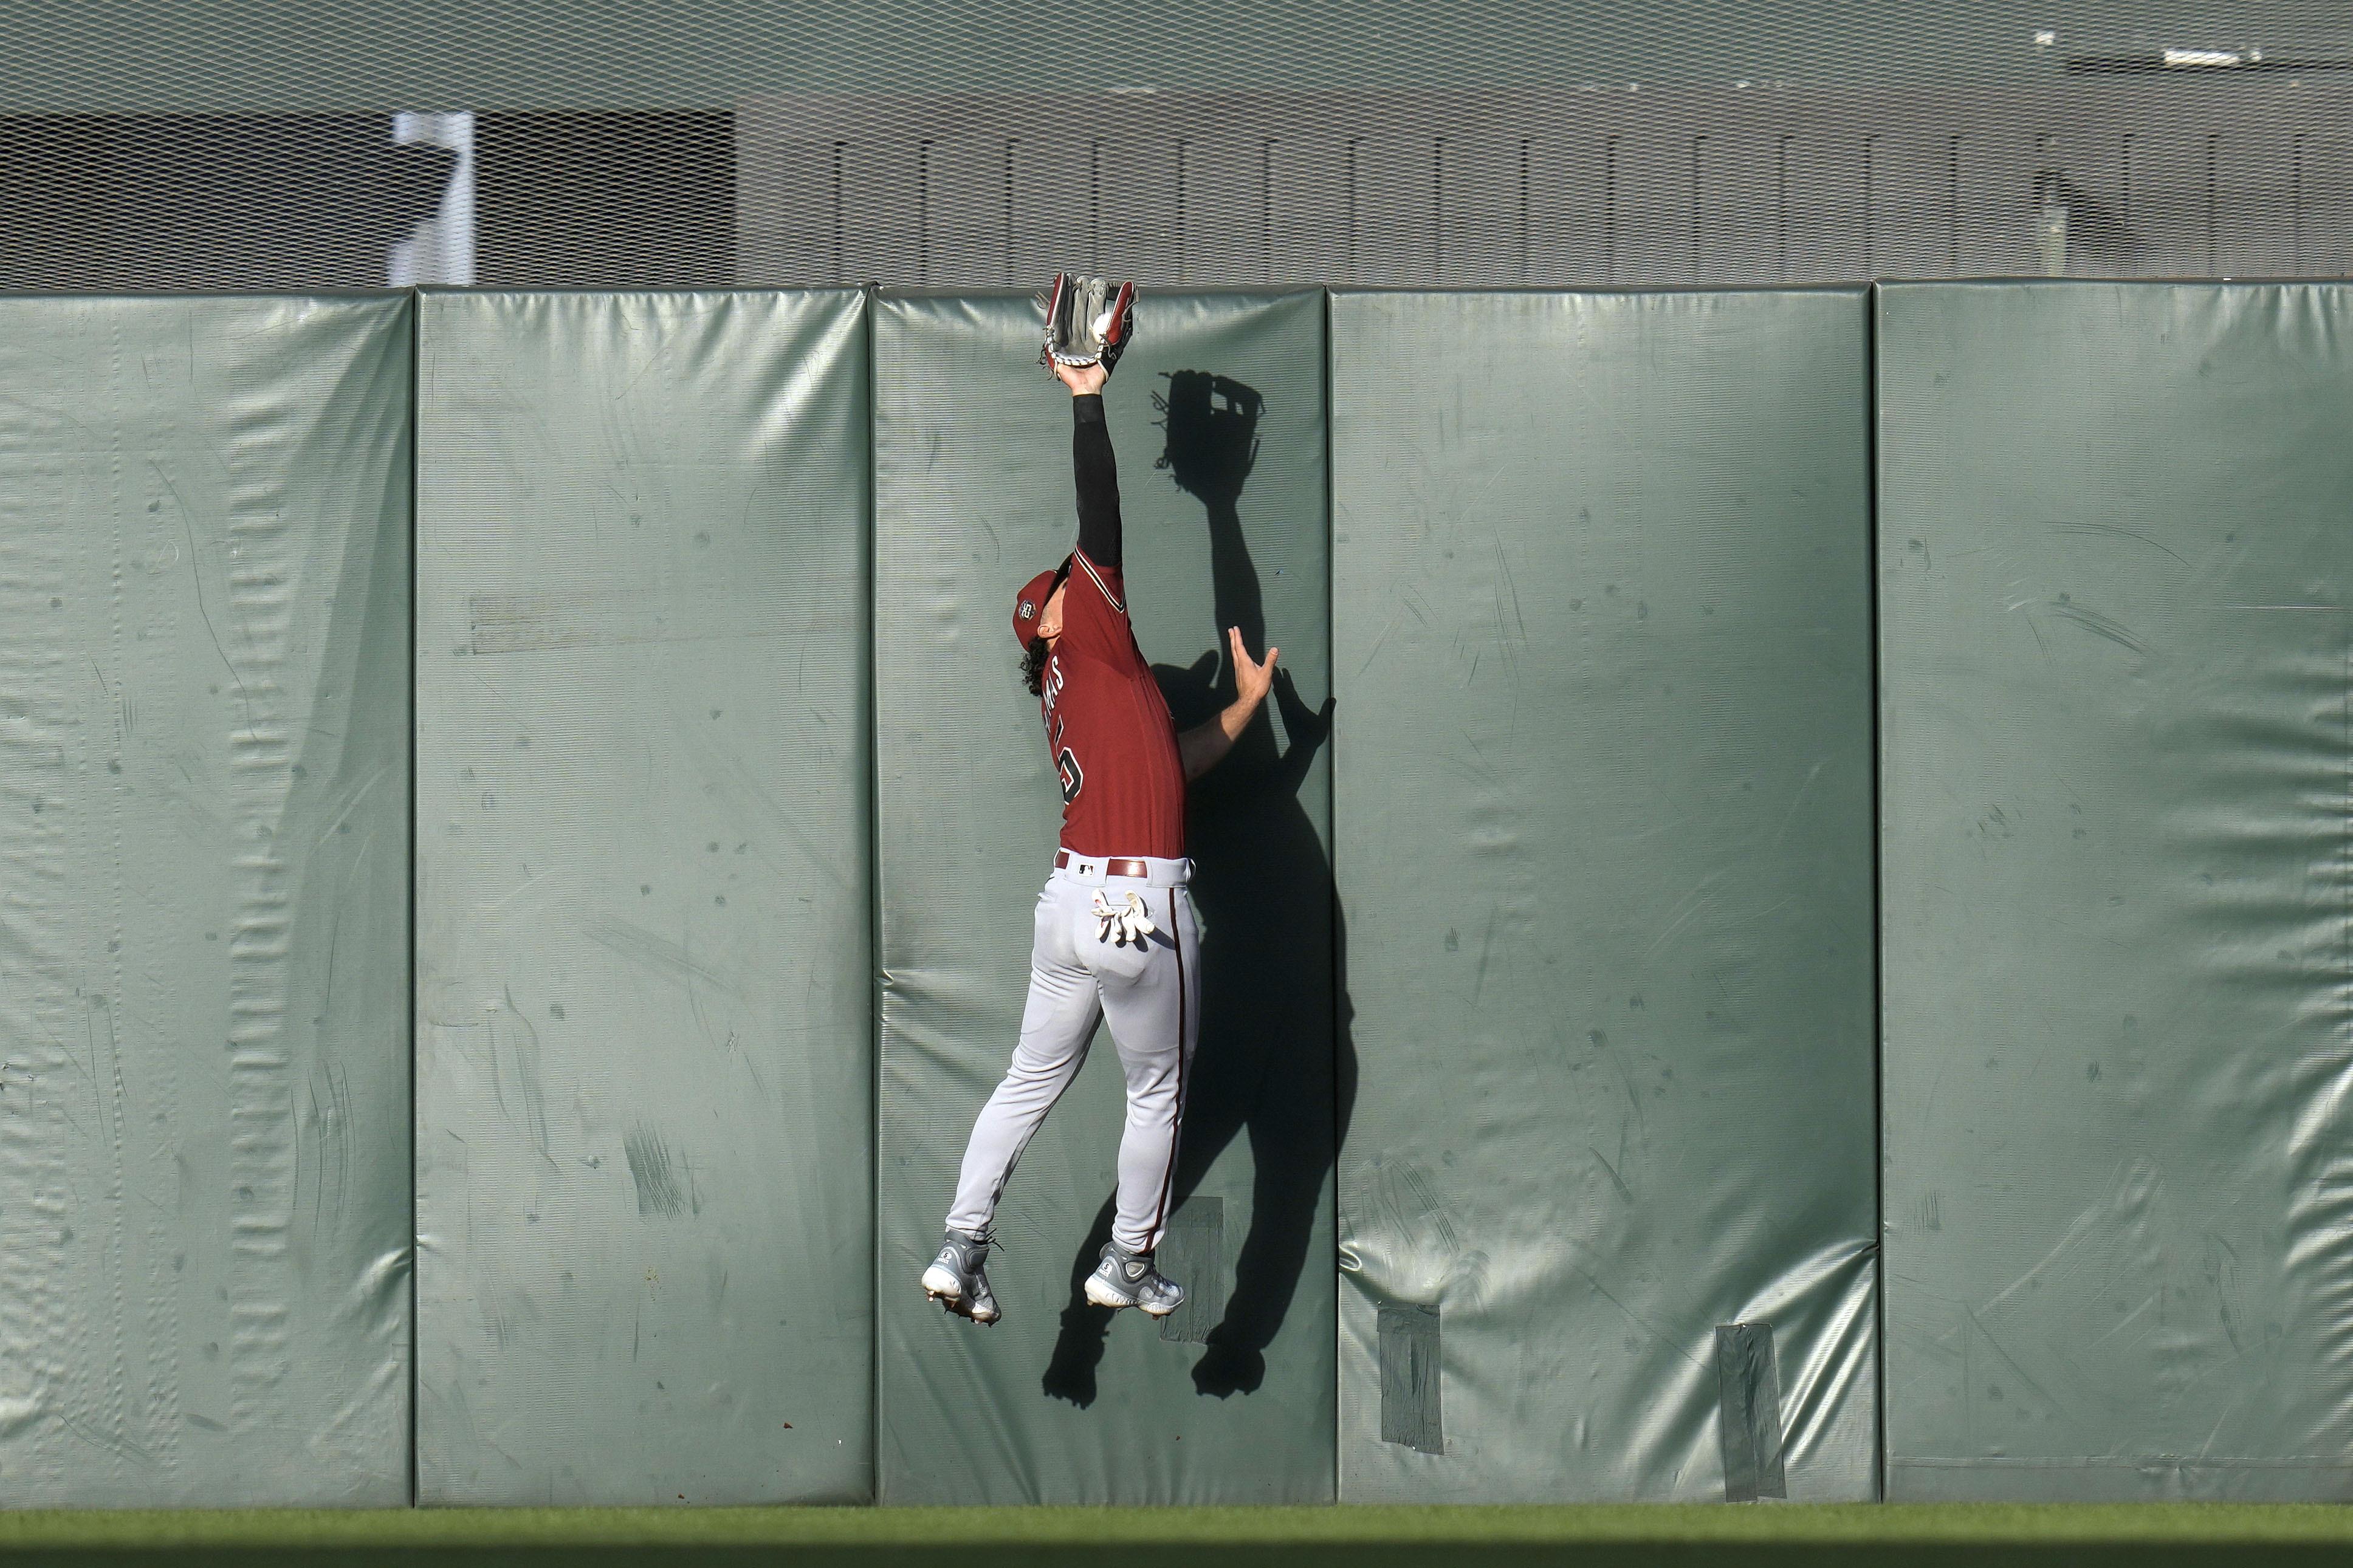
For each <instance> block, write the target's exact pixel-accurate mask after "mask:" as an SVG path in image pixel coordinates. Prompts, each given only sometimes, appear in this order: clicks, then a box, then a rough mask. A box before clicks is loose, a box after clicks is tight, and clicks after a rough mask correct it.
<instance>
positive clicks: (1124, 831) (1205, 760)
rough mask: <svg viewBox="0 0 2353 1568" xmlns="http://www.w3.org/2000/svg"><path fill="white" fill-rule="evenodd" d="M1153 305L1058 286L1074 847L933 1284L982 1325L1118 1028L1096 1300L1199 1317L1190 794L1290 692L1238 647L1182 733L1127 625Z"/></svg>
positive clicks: (1049, 589) (1054, 650) (1067, 735)
mask: <svg viewBox="0 0 2353 1568" xmlns="http://www.w3.org/2000/svg"><path fill="white" fill-rule="evenodd" d="M1133 300H1134V289H1133V287H1132V286H1121V287H1120V288H1119V289H1116V290H1113V289H1112V288H1111V287H1110V286H1109V285H1107V284H1104V283H1103V282H1102V281H1101V280H1100V279H1082V278H1067V277H1058V278H1056V279H1055V280H1054V289H1053V293H1052V294H1051V296H1050V298H1049V300H1048V301H1047V310H1046V316H1047V352H1046V353H1045V354H1044V355H1042V356H1041V358H1043V359H1044V360H1045V362H1046V364H1047V367H1048V368H1049V369H1050V370H1051V371H1052V372H1053V373H1054V374H1055V375H1056V376H1057V377H1059V378H1060V381H1061V382H1062V384H1064V385H1065V386H1067V387H1069V388H1070V389H1071V416H1072V418H1073V420H1074V421H1075V425H1076V428H1075V430H1074V432H1073V434H1072V438H1071V457H1072V460H1073V465H1074V467H1075V468H1076V470H1077V477H1078V500H1079V542H1078V550H1077V551H1076V552H1075V553H1073V554H1071V556H1070V557H1069V558H1068V559H1066V560H1064V561H1063V563H1061V564H1060V566H1058V567H1055V568H1054V569H1053V570H1051V571H1049V572H1041V573H1039V574H1038V575H1037V576H1036V577H1034V578H1032V579H1031V580H1030V581H1029V583H1028V584H1025V585H1024V586H1023V587H1022V589H1021V592H1020V595H1018V598H1017V599H1016V600H1015V601H1014V608H1013V635H1014V637H1016V638H1017V639H1018V641H1019V642H1020V644H1021V647H1022V653H1023V662H1022V674H1023V677H1024V679H1025V680H1026V681H1027V683H1028V685H1029V689H1030V691H1031V692H1033V693H1034V694H1036V696H1037V697H1038V699H1039V712H1040V713H1041V715H1042V716H1043V717H1044V719H1045V723H1046V744H1047V748H1048V750H1049V751H1050V752H1051V754H1052V756H1053V759H1054V769H1055V772H1056V773H1058V774H1059V775H1060V779H1061V784H1062V838H1061V848H1060V850H1059V851H1058V852H1057V853H1056V854H1055V856H1054V871H1053V875H1052V876H1050V877H1049V878H1048V879H1047V880H1046V890H1045V891H1044V892H1043V893H1041V894H1039V898H1038V910H1037V915H1036V921H1035V931H1034V934H1033V938H1032V946H1031V949H1030V956H1029V1004H1028V1005H1027V1006H1026V1007H1024V1008H1023V1010H1022V1015H1021V1039H1020V1043H1019V1044H1018V1046H1017V1047H1015V1048H1014V1052H1013V1065H1012V1067H1011V1068H1009V1069H1008V1071H1007V1072H1006V1075H1005V1079H1004V1081H1003V1082H1001V1083H999V1084H998V1085H997V1092H996V1093H994V1094H992V1095H990V1096H989V1099H988V1103H987V1105H986V1106H983V1107H982V1108H981V1112H980V1118H979V1120H978V1121H976V1122H975V1123H974V1125H973V1130H972V1141H971V1142H970V1143H969V1144H967V1145H966V1146H965V1155H964V1171H963V1174H962V1176H961V1177H960V1178H959V1179H958V1181H957V1183H956V1192H955V1205H954V1206H953V1207H952V1208H951V1209H949V1211H948V1217H947V1239H946V1241H945V1242H944V1243H943V1244H942V1245H941V1247H940V1253H939V1257H938V1258H934V1260H933V1262H932V1266H931V1267H930V1268H926V1269H925V1270H923V1289H924V1291H925V1293H926V1294H928V1295H929V1296H930V1297H931V1298H932V1299H933V1300H936V1301H939V1302H940V1303H942V1304H943V1305H944V1306H945V1307H946V1309H947V1310H949V1311H951V1312H954V1313H956V1314H958V1315H960V1316H963V1317H967V1318H970V1319H971V1320H972V1321H975V1322H977V1323H993V1322H995V1321H997V1318H998V1316H999V1313H998V1311H997V1299H996V1298H995V1297H994V1296H993V1295H991V1294H990V1292H989V1289H988V1276H987V1273H986V1272H985V1268H984V1266H985V1264H986V1262H987V1257H988V1249H989V1247H990V1246H991V1245H993V1243H994V1241H995V1233H994V1231H993V1230H992V1228H991V1226H992V1222H993V1220H994V1218H995V1215H996V1213H997V1200H998V1198H1000V1197H1001V1196H1002V1195H1003V1194H1004V1192H1005V1184H1006V1182H1007V1180H1008V1178H1009V1177H1010V1176H1011V1175H1012V1174H1013V1167H1014V1165H1015V1163H1017V1162H1018V1161H1019V1159H1020V1158H1021V1151H1022V1150H1023V1149H1025V1148H1027V1147H1028V1146H1029V1140H1030V1138H1031V1137H1032V1136H1033V1135H1035V1134H1036V1132H1037V1131H1038V1128H1039V1124H1040V1123H1041V1122H1043V1121H1045V1119H1046V1113H1047V1112H1048V1111H1049V1110H1052V1109H1053V1106H1054V1101H1055V1100H1057V1099H1059V1098H1060V1096H1061V1093H1062V1091H1063V1090H1064V1089H1068V1088H1069V1087H1070V1084H1071V1079H1073V1078H1075V1077H1076V1076H1077V1075H1078V1071H1079V1068H1080V1066H1081V1064H1082V1063H1083V1062H1084V1061H1085V1059H1086V1052H1087V1043H1088V1041H1089V1040H1091V1039H1092V1037H1093V1036H1094V1032H1095V1026H1096V1024H1097V1023H1098V1022H1102V1021H1108V1022H1109V1023H1110V1025H1111V1034H1112V1041H1113V1045H1115V1046H1116V1047H1118V1050H1119V1059H1120V1066H1121V1067H1122V1068H1123V1069H1124V1071H1125V1073H1126V1075H1127V1127H1126V1131H1125V1132H1124V1134H1122V1136H1121V1138H1120V1144H1119V1189H1118V1200H1117V1205H1116V1207H1117V1217H1116V1219H1115V1221H1114V1223H1113V1226H1112V1239H1111V1242H1110V1244H1109V1245H1108V1246H1106V1247H1104V1248H1103V1260H1102V1262H1100V1263H1099V1264H1097V1265H1096V1266H1095V1271H1094V1272H1093V1273H1092V1275H1090V1276H1088V1278H1087V1282H1086V1291H1087V1300H1090V1301H1092V1302H1094V1303H1095V1304H1096V1305H1097V1306H1100V1307H1113V1308H1116V1307H1141V1308H1143V1309H1144V1310H1145V1311H1146V1312H1148V1313H1150V1314H1151V1315H1152V1316H1154V1317H1155V1318H1160V1317H1166V1316H1167V1315H1168V1314H1169V1313H1171V1312H1173V1311H1175V1310H1176V1309H1177V1308H1178V1307H1180V1306H1182V1305H1183V1304H1184V1301H1185V1290H1184V1287H1182V1286H1181V1285H1179V1284H1177V1283H1176V1281H1175V1280H1173V1279H1168V1278H1166V1276H1164V1275H1163V1274H1161V1272H1160V1271H1159V1270H1158V1269H1157V1268H1155V1267H1154V1266H1153V1255H1154V1253H1155V1249H1157V1247H1159V1245H1160V1237H1161V1234H1162V1232H1163V1230H1164V1229H1165V1227H1166V1224H1167V1220H1168V1205H1169V1197H1170V1189H1171V1184H1172V1182H1173V1180H1174V1178H1175V1175H1176V1140H1177V1131H1178V1126H1179V1123H1180V1122H1181V1121H1182V1120H1183V1118H1184V1114H1185V1079H1186V1074H1187V1071H1188V1070H1189V1069H1190V1068H1191V1065H1192V1058H1193V1042H1194V1039H1195V1037H1196V1035H1197V1033H1198V1029H1199V1026H1200V1018H1199V1010H1200V988H1201V982H1200V974H1199V971H1198V956H1199V946H1200V942H1199V933H1198V928H1197V926H1196V924H1195V921H1194V918H1193V900H1192V895H1191V894H1190V892H1189V891H1187V883H1188V882H1189V880H1190V879H1191V877H1192V864H1191V862H1189V861H1188V860H1187V859H1186V858H1185V785H1186V784H1187V781H1189V780H1192V779H1196V778H1198V777H1200V776H1201V774H1203V773H1207V772H1208V770H1209V769H1210V768H1212V767H1215V766H1216V765H1217V764H1218V763H1219V761H1220V760H1221V759H1222V758H1223V757H1224V756H1225V754H1226V753H1227V752H1228V751H1229V750H1230V749H1231V748H1232V746H1233V743H1234V741H1235V739H1236V737H1238V736H1240V734H1241V732H1242V731H1243V730H1244V729H1245V728H1247V727H1248V725H1249V724H1250V719H1251V716H1252V715H1254V714H1255V713H1256V712H1257V711H1258V708H1259V704H1260V703H1261V701H1262V700H1265V697H1266V693H1267V688H1268V686H1269V684H1270V683H1271V680H1272V679H1273V671H1274V660H1275V653H1276V650H1275V649H1273V648H1271V647H1270V648H1268V649H1267V650H1266V659H1265V662H1264V663H1261V664H1252V663H1251V662H1250V655H1249V653H1248V652H1247V651H1246V650H1245V649H1244V648H1243V647H1242V640H1241V633H1240V629H1239V628H1229V629H1228V631H1227V634H1226V636H1227V640H1228V641H1229V643H1230V645H1231V647H1232V654H1233V661H1234V676H1235V679H1234V684H1235V688H1236V696H1235V698H1234V700H1233V701H1232V702H1231V703H1229V705H1228V706H1227V707H1226V709H1225V710H1223V711H1222V712H1220V713H1219V715H1218V716H1217V717H1216V718H1214V719H1212V720H1210V721H1208V723H1206V724H1203V725H1201V726H1199V727H1198V728H1197V729H1193V730H1188V731H1185V733H1183V734H1181V735H1180V734H1178V733H1177V732H1176V725H1175V724H1174V723H1173V722H1172V721H1171V720H1170V719H1169V717H1168V705H1167V703H1166V701H1165V700H1163V699H1162V697H1161V695H1160V689H1159V687H1158V686H1157V685H1156V684H1155V682H1154V680H1153V679H1152V669H1151V667H1150V666H1148V665H1147V664H1145V661H1144V655H1143V653H1142V652H1141V651H1139V650H1138V648H1137V647H1136V646H1135V633H1134V630H1133V629H1132V628H1131V627H1130V626H1129V624H1128V618H1127V589H1126V585H1125V584H1124V580H1123V578H1122V576H1121V548H1120V544H1121V541H1120V517H1119V474H1118V469H1117V467H1116V465H1115V463H1114V461H1113V456H1112V447H1111V431H1110V428H1109V426H1107V425H1106V423H1105V421H1104V416H1103V383H1104V382H1105V381H1106V380H1107V379H1109V377H1110V374H1111V370H1112V366H1113V364H1114V363H1116V362H1117V360H1118V358H1119V354H1120V352H1121V351H1122V350H1123V349H1124V348H1125V346H1126V342H1127V339H1128V336H1129V334H1130V332H1131V331H1132V329H1133Z"/></svg>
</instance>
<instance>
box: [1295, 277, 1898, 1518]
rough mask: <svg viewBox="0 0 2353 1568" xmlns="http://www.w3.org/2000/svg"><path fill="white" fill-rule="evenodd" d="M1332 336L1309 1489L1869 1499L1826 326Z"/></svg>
mask: <svg viewBox="0 0 2353 1568" xmlns="http://www.w3.org/2000/svg"><path fill="white" fill-rule="evenodd" d="M1332 310H1333V366H1332V389H1333V390H1332V399H1333V408H1332V441H1333V447H1332V451H1333V507H1334V563H1335V573H1334V587H1333V605H1334V612H1333V614H1334V633H1333V643H1334V663H1335V668H1336V669H1337V671H1338V691H1337V695H1338V699H1339V721H1340V730H1339V734H1338V747H1339V750H1338V754H1337V756H1336V758H1335V779H1336V784H1335V792H1336V793H1335V841H1336V845H1337V854H1338V859H1337V864H1338V874H1339V889H1340V895H1341V898H1340V902H1341V909H1342V913H1343V916H1344V919H1345V931H1346V941H1345V947H1344V950H1343V951H1344V953H1345V967H1344V974H1345V993H1344V994H1345V998H1346V1005H1347V1006H1348V1007H1350V1008H1352V1009H1353V1014H1354V1030H1353V1034H1354V1040H1355V1047H1356V1058H1357V1061H1358V1064H1359V1065H1358V1072H1359V1080H1358V1089H1357V1094H1356V1112H1355V1117H1354V1121H1353V1123H1352V1124H1351V1127H1350V1130H1349V1134H1348V1140H1347V1142H1346V1144H1345V1152H1344V1156H1343V1159H1342V1162H1341V1183H1340V1214H1341V1233H1340V1234H1341V1250H1340V1268H1341V1271H1342V1279H1343V1285H1342V1289H1341V1328H1342V1332H1341V1367H1340V1473H1341V1487H1340V1492H1341V1496H1342V1498H1343V1499H1344V1500H1349V1501H1359V1502H1365V1501H1375V1500H1402V1501H1417V1502H1439V1501H1444V1502H1501V1501H1535V1500H1606V1501H1625V1500H1637V1499H1691V1500H1701V1499H1709V1498H1716V1499H1722V1498H1725V1497H1728V1496H1730V1497H1739V1496H1748V1497H1755V1496H1771V1495H1786V1496H1788V1497H1789V1498H1791V1499H1810V1500H1828V1499H1853V1498H1866V1497H1869V1496H1871V1495H1873V1489H1874V1477H1873V1460H1874V1457H1875V1456H1874V1447H1875V1439H1876V1432H1875V1426H1876V1416H1875V1412H1874V1408H1873V1406H1874V1392H1875V1387H1874V1353H1873V1340H1874V1332H1875V1331H1874V1323H1873V1316H1874V1299H1873V1291H1874V1289H1875V1285H1876V1278H1875V1274H1876V1271H1875V1260H1874V1258H1873V1234H1872V1233H1873V1169H1872V1161H1873V1127H1872V1090H1873V1062H1872V1046H1873V1040H1872V951H1873V949H1872V837H1871V821H1870V800H1871V758H1872V744H1871V710H1870V689H1871V641H1870V621H1871V604H1870V569H1869V560H1870V552H1869V539H1870V472H1869V451H1870V405H1869V385H1870V380H1869V377H1870V366H1869V349H1868V337H1867V332H1866V324H1867V323H1866V302H1865V299H1864V296H1863V295H1862V293H1861V292H1859V291H1852V290H1848V291H1839V292H1820V293H1782V294H1717V295H1698V294H1691V295H1651V296H1641V295H1612V296H1599V295H1583V296H1581V295H1509V296H1505V295H1491V296H1479V295H1469V296H1464V295H1452V296H1450V295H1413V294H1398V295H1379V294H1375V295H1341V296H1337V297H1335V299H1334V300H1333V305H1332Z"/></svg>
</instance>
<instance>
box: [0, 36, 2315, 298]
mask: <svg viewBox="0 0 2353 1568" xmlns="http://www.w3.org/2000/svg"><path fill="white" fill-rule="evenodd" d="M18 10H19V12H20V13H21V15H17V16H12V25H13V26H14V31H13V32H12V34H11V37H10V40H9V42H10V53H11V68H10V70H9V71H8V72H7V73H5V80H0V216H5V220H6V221H5V223H0V287H6V288H10V289H93V290H96V289H104V290H126V289H324V288H348V287H367V286H380V285H383V284H386V283H397V282H412V281H423V282H432V281H443V282H468V281H470V282H478V283H483V284H494V285H502V286H518V287H521V286H551V287H715V286H726V285H730V284H747V285H756V284H803V283H863V282H874V281H879V282H882V283H886V284H892V285H900V286H910V287H925V286H928V287H955V288H968V287H999V286H1003V287H1024V288H1026V287H1029V286H1032V285H1034V283H1035V282H1036V281H1037V280H1038V279H1039V276H1040V275H1041V274H1042V273H1043V272H1045V271H1048V270H1050V269H1051V268H1053V267H1055V266H1058V265H1060V266H1081V267H1085V268H1092V269H1100V270H1104V271H1113V272H1119V273H1124V274H1134V276H1136V277H1137V278H1139V279H1143V280H1145V282H1147V283H1148V284H1155V285H1161V286H1169V285H1179V284H1185V285H1193V286H1212V285H1236V286H1252V287H1264V286H1269V285H1283V284H1308V283H1331V284H1340V285H1360V286H1384V285H1388V286H1403V287H1520V286H1537V287H1547V286H1549V287H1559V286H1577V287H1586V286H1636V287H1677V286H1685V285H1743V284H1768V283H1778V282H1796V281H1808V280H1831V279H1869V278H1883V277H1906V278H1929V277H1955V276H1963V277H1968V276H2041V275H2094V276H2151V277H2154V276H2170V277H2206V276H2277V277H2327V276H2338V275H2342V274H2344V273H2346V272H2347V271H2348V267H2353V259H2348V258H2353V12H2349V11H2348V8H2347V7H2346V6H2345V5H2343V4H2342V3H2341V0H2333V3H2331V4H2326V5H2324V4H2317V3H2314V0H2236V3H2235V4H2233V3H2232V0H2222V4H2221V5H2220V6H2219V7H2217V6H2208V7H2205V8H2201V9H2194V10H2193V9H2190V8H2188V7H2184V8H2182V9H2180V10H2179V12H2160V11H2158V10H2155V9H2153V8H2151V7H2149V6H2147V5H2126V4H2124V3H2123V0H2093V3H2089V4H2086V3H2081V0H2078V3H2076V4H2073V5H2066V6H2061V7H2044V8H2039V9H2028V8H2026V7H2024V6H2022V5H2016V4H2010V3H1992V0H1961V3H1957V4H1948V5H1924V4H1919V3H1917V0H1915V3H1911V4H1891V5H1862V4H1855V3H1851V0H1839V3H1836V4H1828V5H1820V4H1818V5H1791V4H1778V3H1777V4H1771V5H1702V6H1696V7H1694V6H1688V5H1686V6H1672V5H1663V4H1655V3H1654V4H1633V3H1631V0H1620V3H1606V0H1579V3H1577V4H1570V5H1561V6H1556V7H1549V8H1514V7H1508V6H1500V5H1471V4H1464V3H1461V0H1389V3H1386V4H1384V3H1376V0H1346V3H1344V4H1336V5H1335V4H1326V5H1315V6H1307V5H1289V6H1284V5H1272V6H1270V5H1262V4H1261V5H1254V6H1249V7H1245V6H1241V5H1216V4H1213V5H1198V6H1185V7H1168V8H1161V9H1154V10H1150V11H1147V12H1145V13H1141V14H1139V13H1136V12H1134V11H1132V10H1129V9H1124V8H1116V7H1112V6H1109V5H1087V4H1078V5H1064V6H1060V7H1056V8H1047V7H1042V6H1037V5H1016V4H1008V3H998V4H984V3H977V0H930V3H929V4H926V5H919V6H915V7H912V8H902V9H896V10H892V9H884V8H871V7H867V8H860V7H852V6H850V5H846V4H818V5H812V4H807V3H805V0H793V3H785V4H776V5H750V4H737V3H729V0H680V3H678V4H674V5H666V6H649V5H638V6H634V7H622V6H618V5H605V4H561V5H559V4H554V3H553V0H545V3H538V4H518V3H516V0H488V3H486V4H485V5H481V6H480V7H477V8H475V9H472V10H461V9H459V8H457V7H454V6H448V5H417V4H407V5H375V6H367V5H362V6H358V7H342V8H329V7H323V6H300V5H286V4H283V3H282V0H278V3H268V4H265V3H263V0H187V3H185V4H180V5H164V4H160V3H155V0H140V3H132V4H125V3H121V0H113V3H105V0H100V3H91V4H84V5H65V4H61V3H58V0H38V3H36V4H29V5H26V6H22V7H19V8H18Z"/></svg>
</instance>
